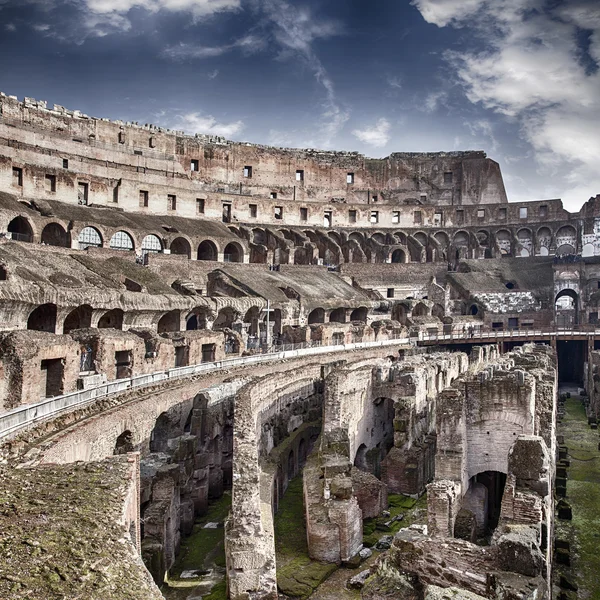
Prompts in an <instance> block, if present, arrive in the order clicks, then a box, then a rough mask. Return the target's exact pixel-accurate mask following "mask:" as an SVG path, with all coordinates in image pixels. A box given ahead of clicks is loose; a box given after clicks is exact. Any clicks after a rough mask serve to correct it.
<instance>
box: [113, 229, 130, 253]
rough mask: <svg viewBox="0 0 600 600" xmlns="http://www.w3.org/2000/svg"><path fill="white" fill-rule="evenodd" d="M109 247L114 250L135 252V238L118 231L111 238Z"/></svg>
mask: <svg viewBox="0 0 600 600" xmlns="http://www.w3.org/2000/svg"><path fill="white" fill-rule="evenodd" d="M109 246H110V247H111V248H112V249H113V250H133V249H134V245H133V238H132V237H131V236H130V235H129V234H128V233H127V232H126V231H117V232H116V233H115V234H114V235H113V236H112V237H111V238H110V243H109Z"/></svg>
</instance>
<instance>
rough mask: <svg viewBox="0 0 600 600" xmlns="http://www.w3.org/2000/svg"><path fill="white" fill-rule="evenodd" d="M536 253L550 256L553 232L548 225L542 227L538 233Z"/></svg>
mask: <svg viewBox="0 0 600 600" xmlns="http://www.w3.org/2000/svg"><path fill="white" fill-rule="evenodd" d="M536 238H537V241H536V247H535V253H536V255H537V256H548V254H550V246H551V245H552V232H551V231H550V228H548V227H540V228H539V229H538V231H537V234H536Z"/></svg>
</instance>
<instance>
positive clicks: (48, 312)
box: [27, 304, 56, 333]
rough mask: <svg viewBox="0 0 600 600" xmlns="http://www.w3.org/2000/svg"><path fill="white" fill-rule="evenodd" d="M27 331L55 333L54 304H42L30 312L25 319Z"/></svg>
mask: <svg viewBox="0 0 600 600" xmlns="http://www.w3.org/2000/svg"><path fill="white" fill-rule="evenodd" d="M27 329H33V330H34V331H47V332H48V333H55V332H56V304H42V305H41V306H38V307H37V308H36V309H35V310H33V311H32V312H31V314H30V315H29V318H28V319H27Z"/></svg>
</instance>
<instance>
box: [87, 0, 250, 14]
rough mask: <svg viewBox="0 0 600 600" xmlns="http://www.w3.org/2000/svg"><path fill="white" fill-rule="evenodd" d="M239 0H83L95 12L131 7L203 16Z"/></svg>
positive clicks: (233, 6) (235, 6)
mask: <svg viewBox="0 0 600 600" xmlns="http://www.w3.org/2000/svg"><path fill="white" fill-rule="evenodd" d="M240 1H241V0H85V2H86V5H87V7H88V9H89V10H90V11H92V12H93V13H96V14H110V13H117V14H126V13H128V12H129V11H130V10H131V9H132V8H142V9H145V10H147V11H149V12H158V11H160V10H165V11H169V12H188V13H191V14H192V15H193V16H194V17H205V16H207V15H212V14H214V13H217V12H223V11H229V10H236V9H238V8H240Z"/></svg>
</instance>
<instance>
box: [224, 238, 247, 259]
mask: <svg viewBox="0 0 600 600" xmlns="http://www.w3.org/2000/svg"><path fill="white" fill-rule="evenodd" d="M223 261H224V262H235V263H241V262H244V251H243V250H242V248H241V246H240V245H239V244H235V243H234V242H230V243H229V244H227V246H225V249H224V250H223Z"/></svg>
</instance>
